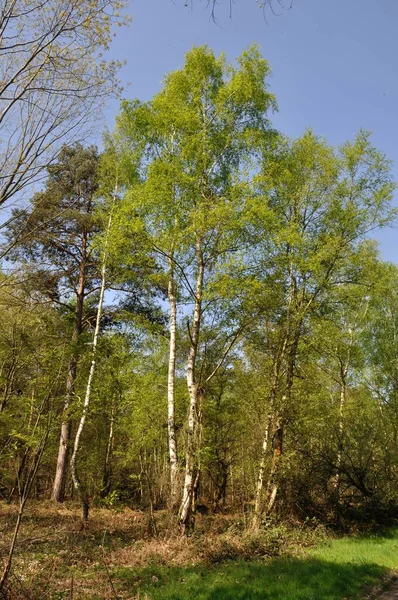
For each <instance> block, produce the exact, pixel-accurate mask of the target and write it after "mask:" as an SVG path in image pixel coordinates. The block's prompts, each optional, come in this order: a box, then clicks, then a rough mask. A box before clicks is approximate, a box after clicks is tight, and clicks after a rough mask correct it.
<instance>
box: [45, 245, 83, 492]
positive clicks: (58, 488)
mask: <svg viewBox="0 0 398 600" xmlns="http://www.w3.org/2000/svg"><path fill="white" fill-rule="evenodd" d="M86 259H87V235H86V234H84V235H83V238H82V259H81V262H80V272H79V285H78V290H77V297H76V310H75V324H74V329H73V334H72V346H73V349H72V356H71V357H70V360H69V365H68V375H67V378H66V394H65V403H64V410H63V420H62V424H61V436H60V440H59V449H58V458H57V467H56V471H55V478H54V484H53V490H52V494H51V499H52V500H53V501H55V502H63V501H64V498H65V483H66V473H67V469H68V458H69V446H70V438H71V433H72V421H71V418H70V416H69V409H70V405H71V403H72V400H73V395H74V388H75V381H76V375H77V358H78V350H77V342H78V340H79V336H80V334H81V332H82V323H83V305H84V295H85V286H86Z"/></svg>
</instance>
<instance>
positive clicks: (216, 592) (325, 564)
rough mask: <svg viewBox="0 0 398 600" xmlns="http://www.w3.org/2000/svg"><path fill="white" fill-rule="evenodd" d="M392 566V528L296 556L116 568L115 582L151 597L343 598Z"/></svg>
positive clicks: (357, 593) (397, 535) (397, 534)
mask: <svg viewBox="0 0 398 600" xmlns="http://www.w3.org/2000/svg"><path fill="white" fill-rule="evenodd" d="M397 567H398V529H395V530H390V531H388V532H385V533H384V534H379V535H371V536H366V537H365V536H363V537H361V536H358V537H353V538H345V539H342V540H333V541H331V542H328V543H325V544H322V545H321V546H320V547H318V548H315V549H311V550H309V551H307V552H306V555H305V556H303V557H302V558H278V559H272V560H268V561H266V562H244V561H229V562H226V563H223V564H220V565H218V566H213V567H204V566H203V565H202V566H190V567H185V568H183V567H167V566H163V567H153V568H146V569H140V570H137V569H128V568H122V569H116V570H115V572H114V576H115V582H117V583H119V585H123V587H125V589H127V590H129V592H130V593H131V594H132V595H133V597H137V598H148V599H151V600H158V599H159V600H160V599H161V600H188V599H192V598H195V599H196V600H268V599H269V600H271V599H272V600H345V599H348V598H349V599H354V598H360V597H361V596H362V594H363V593H364V592H365V590H367V589H369V588H370V587H371V586H373V585H374V584H376V583H377V582H379V581H380V579H382V578H383V576H385V575H387V574H388V573H389V571H391V570H393V569H396V568H397Z"/></svg>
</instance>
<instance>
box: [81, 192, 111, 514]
mask: <svg viewBox="0 0 398 600" xmlns="http://www.w3.org/2000/svg"><path fill="white" fill-rule="evenodd" d="M116 189H117V188H116ZM115 197H116V190H115ZM113 206H114V201H113V205H112V209H111V211H110V214H109V220H108V226H107V230H106V238H105V245H104V252H103V259H102V266H101V289H100V296H99V300H98V307H97V318H96V322H95V330H94V337H93V346H92V359H91V365H90V372H89V375H88V380H87V387H86V394H85V397H84V403H83V411H82V414H81V417H80V421H79V425H78V428H77V431H76V435H75V441H74V444H73V453H72V457H71V461H70V466H71V475H72V481H73V486H74V488H75V490H76V492H77V494H78V496H79V498H80V501H81V504H82V518H83V523H85V522H86V521H87V519H88V513H89V508H90V507H89V499H88V494H87V489H86V487H85V486H84V485H82V483H81V481H80V478H79V475H78V472H77V453H78V451H79V446H80V439H81V436H82V433H83V429H84V424H85V422H86V418H87V411H88V407H89V405H90V397H91V386H92V383H93V378H94V372H95V366H96V355H97V346H98V339H99V332H100V325H101V318H102V308H103V305H104V295H105V286H106V260H107V245H108V235H109V231H110V228H111V226H112V214H113Z"/></svg>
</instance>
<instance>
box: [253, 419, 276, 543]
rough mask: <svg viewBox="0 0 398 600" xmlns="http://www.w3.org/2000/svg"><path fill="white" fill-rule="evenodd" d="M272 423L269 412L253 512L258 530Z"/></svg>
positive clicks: (255, 526) (255, 528)
mask: <svg viewBox="0 0 398 600" xmlns="http://www.w3.org/2000/svg"><path fill="white" fill-rule="evenodd" d="M271 424H272V413H269V414H268V417H267V425H266V427H265V432H264V437H263V445H262V449H261V460H260V467H259V469H258V477H257V485H256V499H255V502H254V513H253V521H252V529H254V530H255V531H257V530H258V529H259V528H260V522H261V515H262V512H263V506H262V499H263V486H264V472H265V464H266V460H267V452H268V441H269V434H270V430H271Z"/></svg>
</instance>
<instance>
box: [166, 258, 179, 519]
mask: <svg viewBox="0 0 398 600" xmlns="http://www.w3.org/2000/svg"><path fill="white" fill-rule="evenodd" d="M168 298H169V304H170V342H169V368H168V379H167V407H168V418H167V427H168V437H169V460H170V506H171V509H172V510H174V509H175V508H176V506H177V502H178V454H177V439H176V430H175V370H176V333H177V300H176V293H175V279H174V262H173V252H171V255H170V258H169V283H168Z"/></svg>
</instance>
